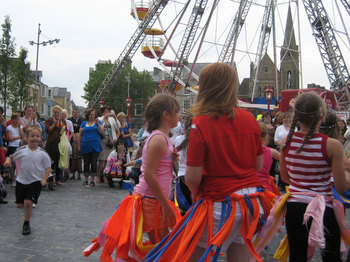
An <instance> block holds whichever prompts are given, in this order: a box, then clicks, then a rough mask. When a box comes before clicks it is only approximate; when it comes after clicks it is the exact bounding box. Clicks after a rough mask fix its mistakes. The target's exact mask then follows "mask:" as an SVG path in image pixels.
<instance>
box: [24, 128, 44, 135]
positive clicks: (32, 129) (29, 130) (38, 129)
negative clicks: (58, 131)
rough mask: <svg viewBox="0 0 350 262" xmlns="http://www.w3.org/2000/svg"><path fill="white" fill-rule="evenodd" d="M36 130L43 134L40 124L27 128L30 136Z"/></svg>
mask: <svg viewBox="0 0 350 262" xmlns="http://www.w3.org/2000/svg"><path fill="white" fill-rule="evenodd" d="M34 130H36V131H38V132H39V133H40V135H42V133H43V131H42V130H41V128H40V127H38V126H30V127H28V129H27V136H29V134H30V132H33V131H34Z"/></svg>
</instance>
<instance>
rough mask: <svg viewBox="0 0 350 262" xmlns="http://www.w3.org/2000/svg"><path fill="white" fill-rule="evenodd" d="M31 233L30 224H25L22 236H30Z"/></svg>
mask: <svg viewBox="0 0 350 262" xmlns="http://www.w3.org/2000/svg"><path fill="white" fill-rule="evenodd" d="M30 232H31V230H30V225H29V224H24V225H23V230H22V235H29V234H30Z"/></svg>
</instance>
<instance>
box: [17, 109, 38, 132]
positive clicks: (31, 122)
mask: <svg viewBox="0 0 350 262" xmlns="http://www.w3.org/2000/svg"><path fill="white" fill-rule="evenodd" d="M37 120H38V119H37V117H36V113H35V112H34V107H33V106H31V105H29V106H26V107H25V108H24V116H23V117H21V123H20V124H21V125H22V126H23V132H24V135H25V136H26V132H27V128H28V127H30V126H38V127H39V128H41V126H40V124H39V123H38V122H37Z"/></svg>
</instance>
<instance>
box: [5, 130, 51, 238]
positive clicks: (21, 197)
mask: <svg viewBox="0 0 350 262" xmlns="http://www.w3.org/2000/svg"><path fill="white" fill-rule="evenodd" d="M26 139H27V141H28V145H25V146H21V147H19V148H18V149H17V150H16V152H15V153H13V154H12V155H10V156H9V158H7V160H6V162H5V164H4V165H5V166H10V165H11V162H12V161H16V160H19V161H20V170H19V175H18V177H17V180H16V204H17V207H24V224H23V230H22V234H23V235H29V234H30V232H31V230H30V225H29V221H30V217H31V216H32V210H33V203H34V204H36V203H37V202H38V198H39V196H40V192H41V187H42V186H45V185H46V180H47V178H48V177H49V174H50V172H51V159H50V157H49V155H48V154H47V153H46V151H45V150H44V149H42V148H40V147H39V143H40V141H41V129H40V128H39V127H37V126H31V127H28V129H27V136H26Z"/></svg>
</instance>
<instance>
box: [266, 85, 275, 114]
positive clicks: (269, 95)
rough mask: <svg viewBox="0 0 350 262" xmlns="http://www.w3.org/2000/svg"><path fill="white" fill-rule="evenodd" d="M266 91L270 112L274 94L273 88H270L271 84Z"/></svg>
mask: <svg viewBox="0 0 350 262" xmlns="http://www.w3.org/2000/svg"><path fill="white" fill-rule="evenodd" d="M264 93H265V98H266V101H267V111H268V112H269V113H270V103H271V99H272V96H273V90H272V89H271V88H270V85H268V87H267V88H266V89H265V91H264Z"/></svg>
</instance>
